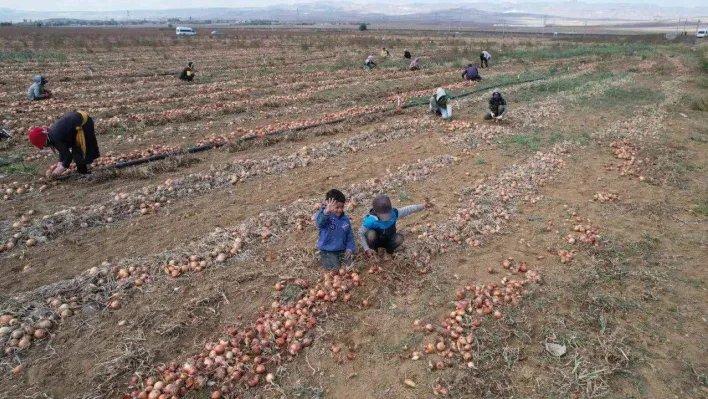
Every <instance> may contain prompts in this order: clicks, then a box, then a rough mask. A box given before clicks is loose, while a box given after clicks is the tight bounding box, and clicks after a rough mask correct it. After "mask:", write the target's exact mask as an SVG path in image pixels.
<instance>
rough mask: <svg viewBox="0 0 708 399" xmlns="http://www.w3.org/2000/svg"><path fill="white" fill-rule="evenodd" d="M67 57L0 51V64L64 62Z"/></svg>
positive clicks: (47, 53) (52, 54)
mask: <svg viewBox="0 0 708 399" xmlns="http://www.w3.org/2000/svg"><path fill="white" fill-rule="evenodd" d="M67 59H68V56H67V55H66V54H64V53H54V52H34V51H0V62H11V61H17V62H27V61H39V62H46V61H66V60H67Z"/></svg>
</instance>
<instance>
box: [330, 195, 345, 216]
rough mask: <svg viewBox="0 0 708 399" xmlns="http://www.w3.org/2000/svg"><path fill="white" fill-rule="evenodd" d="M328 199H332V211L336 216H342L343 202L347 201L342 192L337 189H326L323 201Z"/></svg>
mask: <svg viewBox="0 0 708 399" xmlns="http://www.w3.org/2000/svg"><path fill="white" fill-rule="evenodd" d="M329 200H334V202H335V206H334V210H333V211H332V213H334V214H335V215H337V216H342V214H343V213H344V203H345V202H347V199H346V197H344V193H342V192H341V191H339V190H337V189H332V190H329V191H327V195H325V201H327V202H328V201H329Z"/></svg>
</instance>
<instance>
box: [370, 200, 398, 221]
mask: <svg viewBox="0 0 708 399" xmlns="http://www.w3.org/2000/svg"><path fill="white" fill-rule="evenodd" d="M373 208H374V213H375V214H376V217H377V218H379V220H381V221H382V222H387V221H389V220H391V218H393V216H392V215H391V209H392V208H393V207H392V206H391V199H390V198H388V196H387V195H383V194H381V195H377V196H376V198H374V206H373Z"/></svg>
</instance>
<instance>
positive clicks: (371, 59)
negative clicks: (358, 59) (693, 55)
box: [364, 55, 376, 69]
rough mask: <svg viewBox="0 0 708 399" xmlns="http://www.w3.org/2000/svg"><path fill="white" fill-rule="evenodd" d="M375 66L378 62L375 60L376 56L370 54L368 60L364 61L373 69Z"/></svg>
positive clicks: (367, 66)
mask: <svg viewBox="0 0 708 399" xmlns="http://www.w3.org/2000/svg"><path fill="white" fill-rule="evenodd" d="M375 66H376V63H375V62H374V56H373V55H370V56H368V57H366V61H364V67H365V68H369V69H371V68H373V67H375Z"/></svg>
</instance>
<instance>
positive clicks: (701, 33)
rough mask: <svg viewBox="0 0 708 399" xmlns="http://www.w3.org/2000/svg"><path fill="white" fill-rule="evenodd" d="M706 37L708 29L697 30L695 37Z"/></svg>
mask: <svg viewBox="0 0 708 399" xmlns="http://www.w3.org/2000/svg"><path fill="white" fill-rule="evenodd" d="M706 35H708V29H699V30H698V31H697V32H696V37H706Z"/></svg>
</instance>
